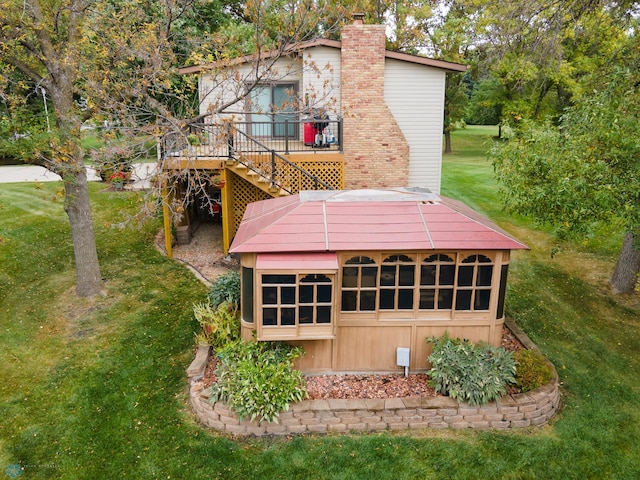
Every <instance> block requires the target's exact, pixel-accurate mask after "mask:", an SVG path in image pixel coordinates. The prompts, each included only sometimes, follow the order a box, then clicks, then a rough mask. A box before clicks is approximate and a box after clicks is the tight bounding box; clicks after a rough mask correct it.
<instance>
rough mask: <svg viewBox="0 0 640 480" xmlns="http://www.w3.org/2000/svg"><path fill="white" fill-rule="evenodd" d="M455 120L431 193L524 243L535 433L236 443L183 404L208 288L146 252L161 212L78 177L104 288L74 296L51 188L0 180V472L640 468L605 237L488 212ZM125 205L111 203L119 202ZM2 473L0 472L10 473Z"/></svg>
mask: <svg viewBox="0 0 640 480" xmlns="http://www.w3.org/2000/svg"><path fill="white" fill-rule="evenodd" d="M491 135H495V133H494V131H493V129H487V128H486V127H480V128H478V127H473V128H468V129H466V130H462V131H458V132H454V134H453V142H454V143H453V146H454V151H455V152H457V153H454V154H453V155H450V156H447V158H446V159H445V164H444V168H443V193H444V194H445V195H447V196H452V197H457V198H461V199H463V200H464V201H466V202H467V203H469V204H470V205H472V206H473V207H475V208H477V209H479V210H481V211H483V212H484V213H485V214H487V215H489V216H491V217H492V218H493V219H494V220H495V221H496V222H498V223H499V224H500V225H501V226H502V227H503V228H505V229H507V230H509V231H510V232H512V233H514V234H516V235H517V236H518V237H519V238H520V239H521V240H523V241H524V242H525V243H527V244H529V245H530V246H531V247H532V250H531V251H529V252H518V254H517V255H514V258H513V262H512V269H511V275H510V282H511V283H510V288H509V295H508V305H509V307H508V310H509V313H510V314H511V315H512V316H513V317H514V318H515V320H516V321H517V322H518V323H519V325H520V326H521V327H522V328H523V329H524V330H525V331H526V332H527V333H528V334H529V336H530V337H531V338H532V339H533V341H534V342H536V343H537V344H538V345H539V346H540V347H541V349H542V350H543V352H544V353H545V354H546V355H547V356H548V357H549V358H550V359H551V360H552V361H553V363H554V364H555V365H556V368H557V370H558V373H559V375H560V381H561V382H562V394H563V395H562V402H563V408H562V410H561V412H560V413H559V415H558V416H557V417H556V419H555V420H554V422H553V423H552V424H551V425H549V426H546V427H544V428H540V429H529V430H524V431H514V432H492V431H480V432H478V431H433V432H429V431H426V432H413V433H381V434H354V435H327V436H307V437H298V438H275V439H249V440H234V439H232V438H229V437H227V436H225V435H222V434H218V433H214V432H209V431H205V430H203V429H201V428H200V427H199V426H198V425H197V423H196V421H195V420H194V417H193V415H192V414H191V411H190V409H189V407H188V401H187V399H188V391H187V384H186V378H185V374H184V370H185V368H186V367H187V366H188V364H189V362H190V361H191V359H192V351H193V350H192V349H193V343H194V342H193V331H194V329H195V321H194V320H193V319H192V318H191V305H192V303H194V302H196V301H200V300H203V299H204V295H205V288H204V287H203V286H202V285H201V284H200V283H199V282H197V281H196V280H195V279H194V278H193V277H192V275H191V274H190V273H189V271H188V270H186V269H185V268H184V267H183V266H181V265H180V264H178V263H174V262H172V261H170V260H168V259H166V258H164V257H162V256H161V255H160V254H159V253H158V252H157V251H156V250H155V248H154V247H153V241H152V239H153V236H154V234H155V233H156V232H157V231H158V229H159V228H160V222H159V221H153V222H150V223H149V224H148V225H146V226H144V227H143V228H141V229H138V230H133V229H131V230H117V229H114V228H111V227H109V225H110V224H113V223H115V222H117V221H118V220H120V218H121V217H120V216H121V215H123V214H125V213H126V212H133V211H134V209H135V208H136V207H137V205H138V204H139V200H140V199H139V198H138V197H137V195H136V194H127V193H113V192H105V191H104V185H103V184H92V185H91V198H92V202H93V207H94V220H95V224H96V230H97V238H98V249H99V255H100V260H101V264H102V270H103V271H102V274H103V277H104V278H105V280H106V282H105V285H106V287H107V290H108V295H107V296H106V297H104V298H99V299H96V300H92V301H89V300H79V299H77V298H75V296H74V294H73V281H74V277H73V275H74V270H73V259H72V248H71V241H70V234H69V227H68V223H67V220H66V217H65V215H64V212H63V210H62V202H61V199H60V198H59V197H58V195H57V191H58V189H59V185H56V184H45V185H43V186H39V187H38V188H36V187H35V186H34V185H32V184H7V185H0V365H1V368H0V476H2V474H3V473H4V471H5V468H7V467H8V466H10V465H13V464H20V465H22V466H24V473H23V474H22V475H21V476H20V477H19V478H20V479H22V478H56V479H58V478H63V479H75V478H78V479H88V478H91V479H94V478H108V479H115V478H135V479H147V478H148V479H152V478H164V479H166V478H174V479H182V478H211V479H215V478H229V479H253V478H255V479H258V478H260V479H265V478H274V479H276V478H278V479H280V478H286V479H289V478H299V479H310V478H313V479H361V478H364V479H387V478H388V479H439V478H447V479H449V478H451V479H475V478H500V479H503V478H506V479H529V478H530V479H547V478H549V479H572V478H575V479H585V478H592V479H603V478H615V479H638V478H640V449H639V448H638V445H640V382H638V379H639V378H640V356H639V355H638V352H640V311H639V310H638V309H637V308H635V309H634V308H632V306H631V305H633V301H634V300H633V299H629V298H626V299H612V298H610V297H608V296H607V295H606V289H605V288H604V286H603V281H604V280H606V276H607V274H608V273H610V271H611V268H612V266H613V261H614V260H615V253H616V252H615V248H616V241H615V240H616V238H619V234H618V237H616V236H615V235H613V240H611V239H610V238H611V237H612V235H609V236H608V239H607V241H604V242H597V241H596V240H591V241H589V242H586V243H583V244H580V245H576V246H571V245H562V247H563V251H562V252H561V253H560V254H559V255H557V256H556V257H555V258H554V259H551V257H550V255H549V252H550V250H551V248H552V247H553V246H557V244H556V242H554V241H553V240H552V239H551V238H550V237H549V235H548V233H547V232H546V231H544V230H540V229H534V228H533V226H532V224H531V223H530V222H528V221H525V220H524V219H521V218H518V219H513V218H511V217H510V216H509V215H507V214H506V213H504V212H502V210H501V208H500V202H499V198H498V196H497V194H496V185H495V183H494V181H493V180H492V175H491V174H492V169H491V165H490V163H489V162H488V161H487V160H486V159H485V155H484V153H483V152H484V151H485V150H486V146H487V145H485V144H484V143H483V142H484V139H485V138H487V139H488V138H489V137H490V136H491ZM121 212H122V213H121ZM6 478H9V476H7V477H6Z"/></svg>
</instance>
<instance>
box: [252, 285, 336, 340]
mask: <svg viewBox="0 0 640 480" xmlns="http://www.w3.org/2000/svg"><path fill="white" fill-rule="evenodd" d="M331 277H332V276H329V275H323V274H263V275H262V305H261V310H262V326H263V327H267V328H270V327H295V326H313V325H329V324H331V318H332V309H331V305H332V301H333V280H332V278H331Z"/></svg>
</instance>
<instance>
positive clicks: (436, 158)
mask: <svg viewBox="0 0 640 480" xmlns="http://www.w3.org/2000/svg"><path fill="white" fill-rule="evenodd" d="M466 69H467V67H466V66H464V65H460V64H455V63H450V62H444V61H439V60H433V59H429V58H425V57H422V56H417V55H408V54H404V53H397V52H392V51H388V50H385V27H384V25H365V24H363V22H362V19H361V18H358V17H356V19H355V20H354V22H353V23H352V24H350V25H347V26H345V27H344V28H343V30H342V33H341V41H334V40H326V39H317V40H314V41H309V42H305V43H301V44H298V45H295V46H292V47H289V48H288V49H287V50H286V51H284V52H268V53H263V54H262V55H259V56H247V57H242V58H237V59H233V60H231V61H228V62H218V63H216V64H211V65H198V66H193V67H185V68H183V69H182V70H181V73H183V74H185V75H187V74H197V75H198V82H199V84H198V85H199V96H200V113H201V117H202V118H203V119H204V121H203V125H202V126H201V130H200V131H199V132H197V133H198V139H197V142H195V143H192V144H191V145H188V146H187V147H188V148H184V147H185V145H180V148H177V147H175V146H174V147H173V148H165V149H164V150H163V153H162V156H163V158H162V161H163V166H164V168H167V169H171V168H176V169H177V168H194V169H195V168H200V169H202V170H205V171H208V172H209V173H211V174H219V176H220V178H221V181H220V183H218V184H216V185H212V187H211V188H212V194H213V195H215V196H216V197H218V198H219V199H220V202H221V207H222V208H221V210H222V224H223V236H224V242H223V243H224V245H225V248H228V246H229V245H230V243H231V240H232V239H233V237H234V236H235V233H236V232H237V230H238V227H239V225H240V221H241V219H242V215H243V214H244V211H245V209H246V206H247V205H248V204H249V203H251V202H254V201H258V200H263V199H267V198H273V197H278V196H281V195H290V194H295V193H297V192H299V191H304V190H318V189H359V188H385V187H398V186H409V187H423V188H428V189H429V190H431V191H432V192H434V193H439V191H440V179H441V163H442V129H443V107H444V92H445V77H446V74H447V73H448V72H464V71H465V70H466ZM222 185H224V187H222ZM192 201H193V203H194V204H197V203H198V202H199V201H200V200H199V199H198V198H197V197H195V196H194V198H193V199H192ZM199 211H202V209H198V208H197V206H196V208H193V209H191V210H190V213H189V214H188V215H186V216H184V217H183V219H182V220H181V222H182V225H183V227H182V228H183V229H184V228H188V225H189V224H190V222H191V220H192V218H191V217H193V216H194V215H197V214H198V212H199ZM167 224H169V222H167ZM167 228H168V227H167ZM166 235H167V236H169V235H170V231H169V230H168V229H167V231H166Z"/></svg>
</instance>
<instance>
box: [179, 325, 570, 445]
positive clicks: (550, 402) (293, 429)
mask: <svg viewBox="0 0 640 480" xmlns="http://www.w3.org/2000/svg"><path fill="white" fill-rule="evenodd" d="M508 326H509V328H510V329H511V331H512V332H513V333H514V335H516V336H517V337H518V338H519V339H520V341H521V342H522V343H523V344H524V345H525V346H526V347H527V348H537V347H536V346H535V345H534V344H533V343H532V342H531V340H529V339H528V338H527V337H526V335H524V333H523V332H522V331H521V330H520V329H519V328H517V327H516V326H515V325H513V324H511V325H508ZM208 350H209V349H208V347H204V348H200V349H199V351H198V353H197V355H196V359H195V360H194V362H193V363H192V364H191V366H190V367H189V369H188V375H189V376H190V378H191V388H190V397H191V406H192V407H193V410H194V411H195V413H196V414H197V416H198V418H199V419H200V421H201V422H202V423H203V424H205V425H206V426H208V427H210V428H214V429H216V430H220V431H224V432H228V433H231V434H233V435H255V436H263V435H289V434H300V433H326V432H353V431H380V430H405V429H425V428H433V429H437V428H475V429H500V430H504V429H509V428H523V427H530V426H538V425H544V424H546V423H547V422H548V421H549V419H550V418H551V417H553V415H554V414H555V413H556V411H557V410H558V408H559V406H560V392H559V388H558V376H557V374H556V373H555V369H554V379H553V380H552V381H551V382H549V383H548V384H547V385H544V386H542V387H540V388H537V389H535V390H532V391H530V392H527V393H519V394H515V395H506V396H504V397H503V398H501V399H500V400H499V401H497V402H491V403H487V404H485V405H481V406H471V405H468V404H466V403H460V402H458V401H457V400H455V399H453V398H450V397H444V396H436V397H406V398H387V399H356V400H304V401H302V402H298V403H295V404H293V405H292V406H291V409H290V410H289V411H288V412H282V413H281V414H280V415H279V417H278V422H279V423H270V422H251V421H249V420H243V421H240V420H239V419H238V417H237V416H236V414H235V413H234V412H233V411H232V410H230V409H229V408H228V407H227V406H226V405H224V404H223V403H221V402H217V403H215V404H211V403H210V402H209V390H208V389H205V388H204V384H203V382H202V374H201V373H202V372H203V371H204V366H205V365H206V359H207V357H208ZM552 367H553V365H552Z"/></svg>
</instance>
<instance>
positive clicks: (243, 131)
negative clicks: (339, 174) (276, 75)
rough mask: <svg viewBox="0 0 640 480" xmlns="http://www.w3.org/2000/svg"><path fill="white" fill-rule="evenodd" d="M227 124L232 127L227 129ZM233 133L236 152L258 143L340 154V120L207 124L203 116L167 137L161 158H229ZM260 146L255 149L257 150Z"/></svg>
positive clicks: (279, 150) (285, 151) (283, 150)
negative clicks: (230, 138) (229, 139)
mask: <svg viewBox="0 0 640 480" xmlns="http://www.w3.org/2000/svg"><path fill="white" fill-rule="evenodd" d="M230 125H231V126H232V127H233V128H230ZM230 132H231V134H233V136H234V138H233V144H234V145H235V148H236V150H239V151H243V152H247V153H251V151H252V150H251V149H252V148H254V147H255V144H253V143H252V141H247V139H248V138H249V139H251V140H257V141H258V142H260V144H262V145H264V146H265V147H266V148H268V149H269V150H273V151H274V152H276V153H280V154H283V155H288V154H290V153H298V152H308V153H312V152H317V153H320V152H326V151H337V152H341V151H342V120H329V119H321V118H316V119H308V120H303V121H299V122H298V121H290V120H283V121H271V122H233V123H229V122H221V123H215V124H214V123H206V117H199V118H198V119H197V120H196V121H194V122H191V123H190V124H189V125H188V127H187V129H185V131H183V132H179V133H172V134H169V135H166V136H165V137H164V138H163V141H162V152H161V154H162V155H164V156H171V157H176V156H189V157H197V158H202V157H207V158H218V157H228V156H229V151H228V145H229V141H228V136H229V134H230ZM259 150H261V147H258V151H259Z"/></svg>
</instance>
